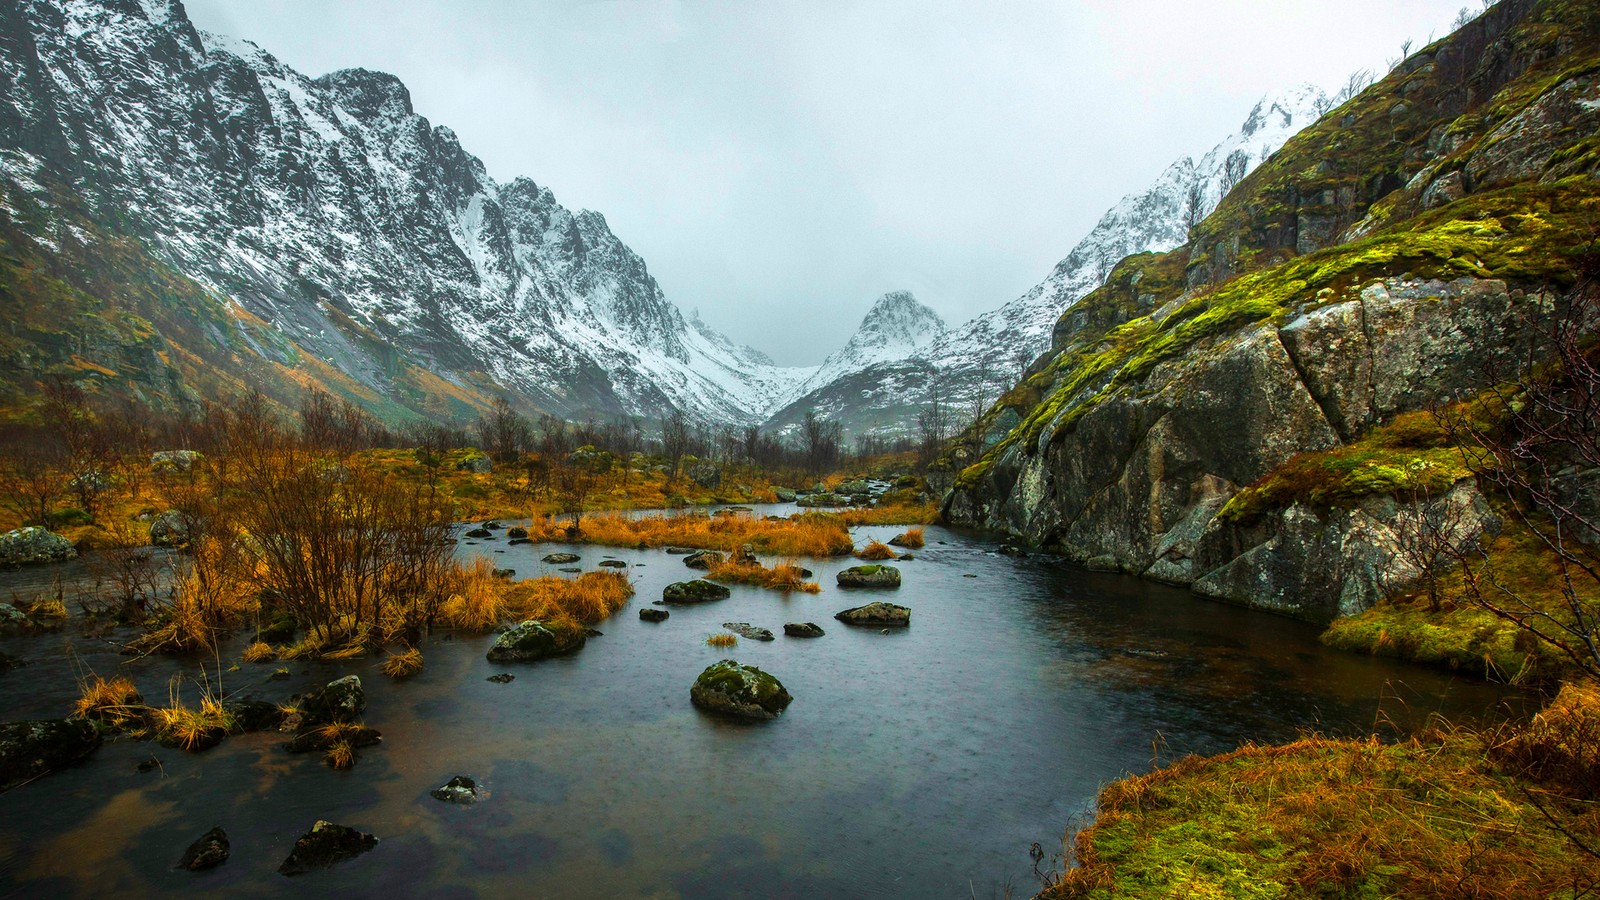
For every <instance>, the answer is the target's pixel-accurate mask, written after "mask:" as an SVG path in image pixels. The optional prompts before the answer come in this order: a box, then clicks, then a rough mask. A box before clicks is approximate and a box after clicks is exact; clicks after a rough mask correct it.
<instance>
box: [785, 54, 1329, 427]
mask: <svg viewBox="0 0 1600 900" xmlns="http://www.w3.org/2000/svg"><path fill="white" fill-rule="evenodd" d="M1328 105H1329V100H1328V97H1327V95H1326V94H1324V93H1323V92H1322V91H1321V90H1319V89H1318V88H1316V87H1313V86H1311V85H1303V86H1300V87H1297V88H1294V89H1292V90H1289V91H1285V92H1283V93H1282V94H1278V95H1272V96H1268V97H1264V98H1262V100H1261V101H1260V102H1259V103H1257V104H1256V106H1255V108H1254V109H1252V110H1251V111H1250V114H1249V115H1248V116H1247V117H1246V119H1245V121H1244V123H1243V124H1242V125H1241V126H1240V128H1239V130H1238V131H1236V132H1235V133H1233V134H1231V135H1228V136H1227V137H1226V138H1224V139H1223V140H1222V141H1221V142H1219V143H1218V144H1217V145H1216V146H1214V147H1212V148H1211V149H1210V150H1208V151H1206V152H1205V153H1204V154H1201V155H1200V156H1198V157H1193V156H1185V157H1182V158H1180V159H1178V160H1177V161H1176V162H1174V163H1172V164H1171V165H1170V166H1168V167H1167V169H1166V170H1165V171H1164V172H1162V173H1161V175H1160V177H1158V178H1157V179H1156V180H1155V182H1154V183H1153V184H1151V185H1150V187H1148V188H1146V189H1145V190H1143V191H1140V192H1138V193H1133V194H1128V195H1127V196H1125V197H1123V198H1122V200H1121V201H1119V202H1118V203H1117V205H1116V206H1113V207H1112V208H1111V209H1110V210H1107V211H1106V213H1105V215H1104V216H1102V217H1101V218H1100V221H1099V222H1098V223H1097V224H1096V225H1095V227H1094V228H1093V229H1092V230H1091V231H1090V232H1089V234H1088V235H1086V236H1085V237H1084V238H1083V239H1082V240H1080V241H1079V242H1078V243H1077V245H1076V246H1074V247H1073V248H1072V251H1071V252H1070V253H1068V254H1067V256H1066V258H1064V259H1062V260H1061V261H1060V262H1059V263H1057V264H1056V266H1055V268H1054V269H1053V270H1052V271H1051V273H1050V275H1049V276H1048V277H1046V278H1045V279H1044V280H1043V281H1042V282H1040V283H1039V284H1038V285H1036V286H1035V287H1033V288H1032V289H1030V290H1029V291H1028V292H1027V293H1025V294H1023V295H1022V296H1021V297H1018V298H1016V299H1015V300H1012V301H1010V302H1008V303H1006V304H1004V305H1003V306H1001V307H999V308H998V309H995V310H993V311H991V312H988V313H984V314H983V315H980V316H978V317H976V318H974V319H972V320H971V321H968V322H966V323H965V324H963V325H960V326H957V327H956V328H953V329H950V330H948V331H945V332H943V333H942V334H939V335H937V336H936V337H934V338H933V340H932V341H931V342H930V343H929V344H928V345H927V347H925V348H923V349H921V350H919V351H918V352H916V353H914V354H911V355H909V356H906V357H903V358H900V359H895V360H885V361H882V362H878V363H874V364H871V365H867V366H862V367H858V368H856V369H853V370H850V371H846V372H843V373H842V374H841V375H840V376H839V377H838V378H836V379H835V380H833V381H832V382H831V383H830V382H828V381H825V380H823V379H822V378H820V377H817V378H813V379H812V380H811V381H810V382H808V383H807V387H806V390H807V392H806V394H805V395H804V396H801V397H799V398H798V399H796V400H795V401H794V402H792V403H790V404H789V405H788V406H787V407H785V408H784V409H783V410H780V411H779V412H777V413H776V414H774V416H773V417H772V418H771V419H770V420H769V424H771V425H772V426H773V427H777V428H780V429H781V428H789V427H792V426H793V424H794V423H795V422H796V421H798V416H799V415H802V414H803V411H804V410H805V409H806V408H808V407H810V408H815V409H817V410H818V411H819V412H820V413H821V414H824V415H830V416H833V417H837V418H841V419H843V420H845V421H846V423H847V426H846V427H847V428H849V429H853V430H855V431H858V432H872V433H882V434H907V433H910V432H911V431H912V430H913V427H914V423H915V421H916V415H917V413H918V412H919V411H920V410H922V409H924V408H925V407H926V406H927V404H928V403H930V402H931V401H932V400H933V399H934V398H935V397H937V398H938V399H939V400H940V402H942V403H945V404H947V405H951V406H954V407H957V408H961V409H967V408H970V407H972V406H973V405H974V404H975V403H983V402H984V401H985V400H987V401H992V400H993V399H994V398H995V397H997V396H998V395H999V394H1000V393H1001V392H1002V391H1004V390H1005V389H1006V388H1008V387H1010V386H1011V385H1012V384H1015V383H1016V380H1017V377H1018V375H1019V374H1020V373H1021V371H1022V369H1023V368H1025V367H1026V366H1027V365H1028V364H1029V363H1031V362H1032V361H1033V360H1034V359H1035V358H1036V357H1037V356H1038V355H1039V354H1041V353H1043V352H1044V351H1045V350H1046V349H1047V348H1048V347H1049V345H1050V334H1051V331H1052V329H1053V328H1054V326H1055V323H1056V320H1057V319H1058V318H1059V317H1060V316H1061V314H1062V312H1064V311H1065V310H1066V309H1067V308H1068V307H1070V306H1071V305H1072V304H1074V303H1076V302H1078V301H1079V300H1081V299H1083V297H1085V296H1086V295H1088V294H1089V292H1090V291H1093V290H1094V289H1095V288H1097V287H1099V286H1100V285H1101V283H1103V282H1104V281H1105V278H1106V276H1107V275H1108V274H1110V271H1111V268H1112V266H1114V265H1115V264H1116V263H1118V262H1120V261H1121V260H1122V259H1124V258H1125V257H1127V256H1129V255H1131V254H1134V253H1141V252H1144V251H1157V252H1159V251H1165V250H1171V249H1173V248H1174V247H1178V246H1181V245H1182V244H1183V243H1184V242H1185V241H1186V240H1187V238H1188V230H1189V227H1190V226H1191V225H1192V224H1194V223H1196V222H1198V221H1199V220H1200V219H1203V218H1205V216H1206V215H1207V214H1209V213H1210V212H1211V210H1213V209H1215V208H1216V206H1217V204H1218V203H1220V202H1221V201H1222V197H1223V195H1224V194H1226V193H1227V189H1228V188H1229V187H1231V186H1232V185H1233V184H1235V183H1237V182H1238V181H1239V180H1240V179H1242V178H1243V177H1244V176H1245V175H1246V174H1248V173H1249V172H1250V171H1251V170H1253V169H1254V168H1255V167H1256V166H1257V165H1259V164H1260V163H1261V162H1262V161H1263V160H1264V159H1266V158H1267V157H1269V156H1271V155H1272V154H1273V153H1274V152H1276V151H1277V149H1278V148H1279V147H1282V146H1283V144H1284V143H1285V142H1286V141H1288V140H1289V138H1291V137H1293V136H1294V135H1295V134H1296V133H1298V132H1299V131H1300V130H1301V129H1302V128H1305V127H1306V126H1307V125H1310V124H1311V123H1312V122H1315V121H1316V120H1317V119H1318V118H1319V117H1320V116H1321V114H1322V110H1324V109H1326V108H1327V106H1328ZM985 405H986V404H985Z"/></svg>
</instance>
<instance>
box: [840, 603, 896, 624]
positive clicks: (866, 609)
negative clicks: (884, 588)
mask: <svg viewBox="0 0 1600 900" xmlns="http://www.w3.org/2000/svg"><path fill="white" fill-rule="evenodd" d="M834 618H835V619H838V620H839V621H841V622H843V623H845V624H846V625H864V626H867V627H869V628H904V627H906V626H907V625H910V624H911V609H910V608H909V607H905V606H897V605H895V604H893V603H884V602H882V601H879V602H877V603H868V604H867V605H866V606H857V607H855V608H854V609H847V610H845V611H844V612H841V613H838V614H836V615H835V616H834Z"/></svg>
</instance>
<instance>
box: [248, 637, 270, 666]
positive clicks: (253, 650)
mask: <svg viewBox="0 0 1600 900" xmlns="http://www.w3.org/2000/svg"><path fill="white" fill-rule="evenodd" d="M243 658H244V661H245V662H247V663H264V662H271V661H273V660H275V659H277V658H278V651H277V650H274V649H273V648H272V645H271V644H268V643H265V642H262V641H256V642H255V643H254V644H251V645H250V646H248V647H246V648H244V657H243Z"/></svg>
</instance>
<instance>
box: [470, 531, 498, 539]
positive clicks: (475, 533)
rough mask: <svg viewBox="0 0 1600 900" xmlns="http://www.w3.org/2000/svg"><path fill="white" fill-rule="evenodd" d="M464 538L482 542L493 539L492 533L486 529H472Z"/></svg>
mask: <svg viewBox="0 0 1600 900" xmlns="http://www.w3.org/2000/svg"><path fill="white" fill-rule="evenodd" d="M466 537H469V538H476V539H478V540H482V539H483V538H491V537H494V532H492V531H490V530H489V529H487V528H474V529H471V530H470V531H468V532H467V533H466Z"/></svg>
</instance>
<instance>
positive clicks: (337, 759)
mask: <svg viewBox="0 0 1600 900" xmlns="http://www.w3.org/2000/svg"><path fill="white" fill-rule="evenodd" d="M322 761H323V762H324V763H326V764H327V765H328V767H329V768H331V769H340V770H343V769H352V768H355V764H356V748H355V745H354V744H352V743H350V742H349V741H334V742H333V743H332V744H330V745H329V746H328V750H327V752H326V753H324V754H323V755H322Z"/></svg>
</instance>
